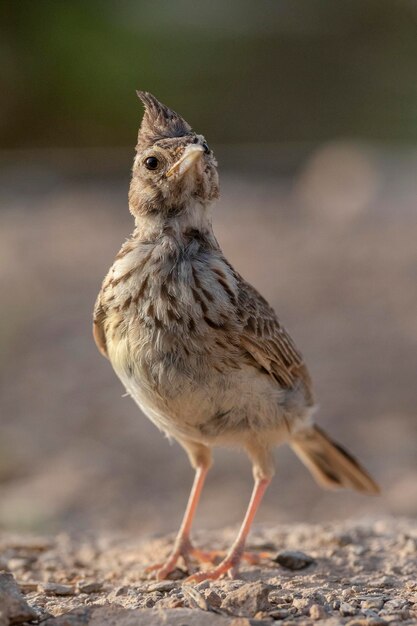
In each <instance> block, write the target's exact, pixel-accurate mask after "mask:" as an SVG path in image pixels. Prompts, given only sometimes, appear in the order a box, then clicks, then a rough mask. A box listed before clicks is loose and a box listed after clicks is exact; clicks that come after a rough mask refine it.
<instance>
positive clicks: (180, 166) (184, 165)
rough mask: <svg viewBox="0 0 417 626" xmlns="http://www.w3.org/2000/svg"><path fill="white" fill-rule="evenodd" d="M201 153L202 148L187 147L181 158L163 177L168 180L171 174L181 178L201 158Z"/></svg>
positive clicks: (195, 146) (197, 146) (196, 146)
mask: <svg viewBox="0 0 417 626" xmlns="http://www.w3.org/2000/svg"><path fill="white" fill-rule="evenodd" d="M203 152H204V148H203V147H202V146H199V145H194V144H193V145H190V146H187V147H186V149H185V150H184V153H183V155H182V157H181V158H180V159H178V161H177V162H176V163H174V165H173V166H172V167H170V169H169V170H168V171H167V173H166V174H165V176H166V177H167V178H170V176H172V175H173V174H178V176H183V175H184V174H185V172H187V171H188V170H189V169H190V167H192V166H193V165H194V164H195V163H196V162H197V161H198V160H199V159H200V158H201V155H202V154H203Z"/></svg>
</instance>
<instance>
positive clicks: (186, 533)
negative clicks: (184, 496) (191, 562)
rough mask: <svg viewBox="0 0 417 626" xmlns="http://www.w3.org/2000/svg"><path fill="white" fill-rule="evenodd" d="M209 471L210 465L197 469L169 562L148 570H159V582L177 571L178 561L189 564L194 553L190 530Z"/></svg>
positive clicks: (157, 573)
mask: <svg viewBox="0 0 417 626" xmlns="http://www.w3.org/2000/svg"><path fill="white" fill-rule="evenodd" d="M208 470H209V465H200V466H198V467H197V469H196V473H195V477H194V483H193V486H192V488H191V493H190V496H189V498H188V504H187V508H186V509H185V513H184V518H183V520H182V524H181V526H180V529H179V531H178V535H177V538H176V539H175V543H174V547H173V549H172V552H171V554H170V556H169V557H168V560H167V561H166V562H165V563H164V564H163V565H154V566H151V567H149V568H148V571H152V570H157V572H156V578H157V580H163V579H164V578H166V577H167V576H168V574H170V572H172V571H173V570H174V569H175V567H176V565H177V561H178V559H179V558H180V557H181V556H182V557H183V559H184V560H185V562H186V564H187V563H188V556H189V555H190V554H192V553H193V552H194V548H193V546H192V543H191V541H190V530H191V525H192V523H193V519H194V515H195V512H196V509H197V505H198V502H199V500H200V495H201V491H202V489H203V485H204V481H205V479H206V476H207V472H208ZM196 552H197V551H196Z"/></svg>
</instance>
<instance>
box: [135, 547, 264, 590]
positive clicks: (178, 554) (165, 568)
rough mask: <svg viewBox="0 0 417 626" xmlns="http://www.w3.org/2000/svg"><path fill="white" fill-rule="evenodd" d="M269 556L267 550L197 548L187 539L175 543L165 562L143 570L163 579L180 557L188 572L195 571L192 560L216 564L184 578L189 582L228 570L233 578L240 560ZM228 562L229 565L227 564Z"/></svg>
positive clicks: (253, 560)
mask: <svg viewBox="0 0 417 626" xmlns="http://www.w3.org/2000/svg"><path fill="white" fill-rule="evenodd" d="M271 556H272V555H271V553H269V552H243V553H242V554H240V555H239V556H237V555H236V554H228V553H226V552H225V551H224V550H200V549H199V548H195V547H194V546H193V544H192V543H191V541H190V540H189V539H187V540H183V541H181V542H180V543H178V544H175V546H174V548H173V550H172V552H171V554H170V555H169V557H168V559H167V560H166V561H165V562H163V563H155V564H154V565H150V566H149V567H147V568H146V570H145V572H146V573H147V574H151V576H152V578H156V580H164V579H165V578H167V577H168V576H169V575H170V574H171V573H172V572H173V571H174V570H175V569H176V567H177V564H178V561H179V560H180V559H181V558H182V559H183V561H184V563H185V566H186V568H187V571H188V573H191V572H193V571H195V566H194V564H193V561H197V562H198V563H211V564H212V565H216V567H214V568H212V569H209V570H203V571H202V572H198V573H197V574H193V575H191V576H189V578H187V579H186V580H187V581H189V582H196V579H194V576H201V577H202V578H200V579H199V580H205V579H206V578H219V577H220V576H221V575H222V574H224V573H226V572H228V574H229V576H230V577H231V578H234V577H235V576H236V574H237V567H236V566H237V565H238V564H239V563H240V561H241V560H243V561H246V562H247V563H249V564H250V565H259V563H261V561H262V560H265V559H270V558H271ZM219 561H220V562H219ZM229 564H231V565H230V566H229ZM213 573H216V574H217V575H214V576H212V575H211V574H213Z"/></svg>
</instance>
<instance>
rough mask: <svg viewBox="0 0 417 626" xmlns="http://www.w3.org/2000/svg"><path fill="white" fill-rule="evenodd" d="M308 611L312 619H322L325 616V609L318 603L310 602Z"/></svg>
mask: <svg viewBox="0 0 417 626" xmlns="http://www.w3.org/2000/svg"><path fill="white" fill-rule="evenodd" d="M309 613H310V617H311V618H312V619H324V618H325V617H327V611H326V609H325V608H324V606H321V605H320V604H312V605H311V607H310V611H309Z"/></svg>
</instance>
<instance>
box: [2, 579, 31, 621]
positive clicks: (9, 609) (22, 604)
mask: <svg viewBox="0 0 417 626" xmlns="http://www.w3.org/2000/svg"><path fill="white" fill-rule="evenodd" d="M36 617H37V615H36V612H35V611H34V610H33V609H32V608H31V607H30V606H29V604H28V603H27V602H26V600H25V598H24V597H23V596H22V594H21V592H20V589H19V587H18V585H17V583H16V581H15V579H14V577H13V575H12V574H10V573H8V572H0V624H1V620H3V622H4V624H6V626H8V625H12V624H22V623H23V622H29V621H31V620H34V619H36Z"/></svg>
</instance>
